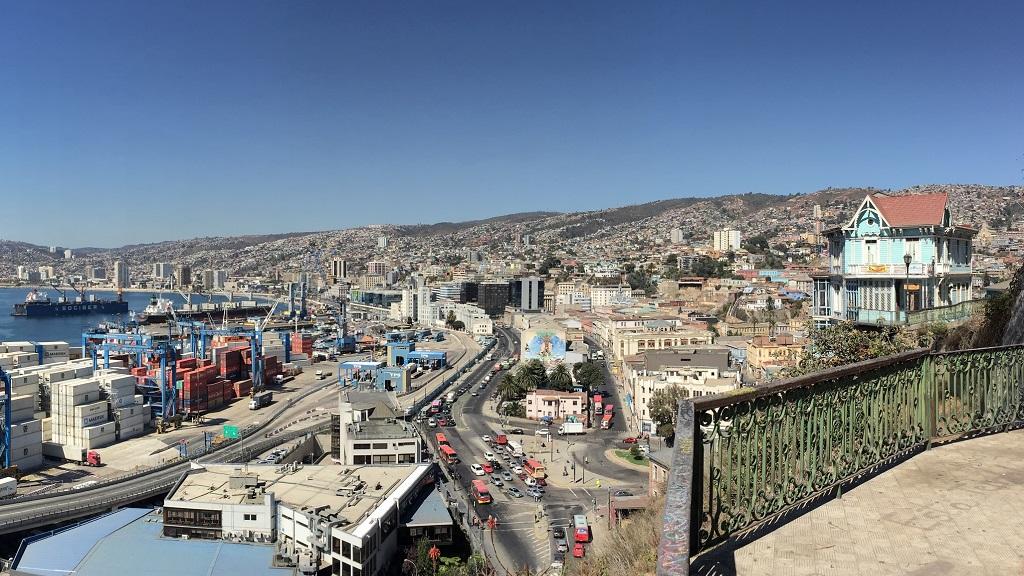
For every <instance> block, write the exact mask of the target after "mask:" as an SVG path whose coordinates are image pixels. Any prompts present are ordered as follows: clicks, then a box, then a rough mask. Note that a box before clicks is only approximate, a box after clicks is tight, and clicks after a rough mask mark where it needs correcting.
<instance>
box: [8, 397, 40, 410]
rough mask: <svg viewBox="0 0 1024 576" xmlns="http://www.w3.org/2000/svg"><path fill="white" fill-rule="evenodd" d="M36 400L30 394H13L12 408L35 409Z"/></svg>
mask: <svg viewBox="0 0 1024 576" xmlns="http://www.w3.org/2000/svg"><path fill="white" fill-rule="evenodd" d="M35 405H36V400H35V398H34V397H32V396H31V395H29V394H22V395H20V396H17V395H13V396H11V410H22V409H24V408H32V409H33V410H34V409H35Z"/></svg>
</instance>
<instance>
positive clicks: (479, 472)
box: [469, 464, 484, 476]
mask: <svg viewBox="0 0 1024 576" xmlns="http://www.w3.org/2000/svg"><path fill="white" fill-rule="evenodd" d="M469 469H470V470H472V471H473V474H475V475H477V476H483V475H484V467H483V466H481V465H479V464H470V465H469Z"/></svg>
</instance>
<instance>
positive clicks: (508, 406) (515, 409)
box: [501, 400, 526, 418]
mask: <svg viewBox="0 0 1024 576" xmlns="http://www.w3.org/2000/svg"><path fill="white" fill-rule="evenodd" d="M501 411H502V413H503V414H504V415H505V416H511V417H512V418H526V406H523V403H522V402H518V401H515V400H513V401H511V402H507V403H505V404H504V405H503V406H502V407H501Z"/></svg>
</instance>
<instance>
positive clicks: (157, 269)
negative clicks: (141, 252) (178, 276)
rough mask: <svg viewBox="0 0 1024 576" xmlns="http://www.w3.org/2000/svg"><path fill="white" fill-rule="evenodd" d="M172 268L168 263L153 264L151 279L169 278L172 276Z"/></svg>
mask: <svg viewBox="0 0 1024 576" xmlns="http://www.w3.org/2000/svg"><path fill="white" fill-rule="evenodd" d="M173 273H174V271H173V268H172V266H171V263H170V262H157V263H155V264H153V278H159V279H161V280H162V279H164V278H170V277H171V274H173Z"/></svg>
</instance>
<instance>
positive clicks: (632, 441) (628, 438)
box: [622, 436, 636, 444]
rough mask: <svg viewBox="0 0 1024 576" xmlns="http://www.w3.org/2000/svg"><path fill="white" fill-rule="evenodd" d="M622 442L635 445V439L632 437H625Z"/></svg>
mask: <svg viewBox="0 0 1024 576" xmlns="http://www.w3.org/2000/svg"><path fill="white" fill-rule="evenodd" d="M622 441H623V442H625V443H626V444H636V438H634V437H632V436H627V437H625V438H623V439H622Z"/></svg>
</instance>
